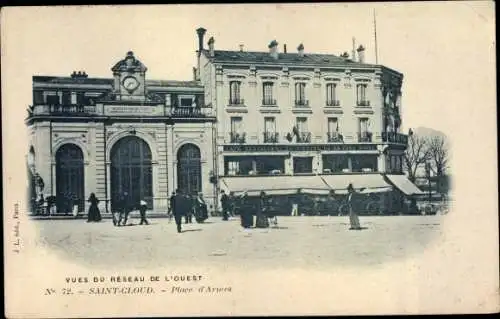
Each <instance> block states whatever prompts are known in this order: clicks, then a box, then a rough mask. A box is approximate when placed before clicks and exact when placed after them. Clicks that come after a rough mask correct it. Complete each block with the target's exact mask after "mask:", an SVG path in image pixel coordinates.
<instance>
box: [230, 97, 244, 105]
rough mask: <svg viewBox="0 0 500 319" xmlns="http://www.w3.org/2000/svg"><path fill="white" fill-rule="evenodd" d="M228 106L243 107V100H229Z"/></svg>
mask: <svg viewBox="0 0 500 319" xmlns="http://www.w3.org/2000/svg"><path fill="white" fill-rule="evenodd" d="M229 105H233V106H234V105H245V100H244V99H239V98H236V99H229Z"/></svg>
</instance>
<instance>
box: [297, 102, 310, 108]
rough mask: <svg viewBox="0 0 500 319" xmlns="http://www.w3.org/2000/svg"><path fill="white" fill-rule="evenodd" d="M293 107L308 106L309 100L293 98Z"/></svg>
mask: <svg viewBox="0 0 500 319" xmlns="http://www.w3.org/2000/svg"><path fill="white" fill-rule="evenodd" d="M295 107H309V100H295Z"/></svg>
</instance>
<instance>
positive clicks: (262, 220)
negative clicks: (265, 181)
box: [255, 191, 269, 228]
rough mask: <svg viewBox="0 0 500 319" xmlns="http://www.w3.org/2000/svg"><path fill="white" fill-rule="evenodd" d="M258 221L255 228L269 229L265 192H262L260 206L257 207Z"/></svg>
mask: <svg viewBox="0 0 500 319" xmlns="http://www.w3.org/2000/svg"><path fill="white" fill-rule="evenodd" d="M257 208H258V209H257V220H256V221H255V227H257V228H268V227H269V220H268V219H267V210H268V202H267V196H266V193H265V192H264V191H262V192H260V198H259V205H258V207H257Z"/></svg>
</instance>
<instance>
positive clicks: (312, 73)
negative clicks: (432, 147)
mask: <svg viewBox="0 0 500 319" xmlns="http://www.w3.org/2000/svg"><path fill="white" fill-rule="evenodd" d="M197 33H198V42H199V47H198V51H197V59H198V61H197V68H196V71H195V76H196V78H197V80H199V81H200V82H201V85H203V87H204V88H205V101H206V103H207V105H210V106H211V107H212V108H213V109H214V111H215V116H216V118H217V123H218V125H217V127H216V136H215V138H216V144H217V155H218V158H217V164H216V167H215V169H216V175H217V176H218V177H219V185H218V186H219V188H220V189H224V190H227V191H229V192H231V191H232V192H235V193H241V192H243V191H247V192H251V193H253V194H258V192H259V191H260V190H264V191H266V192H267V193H269V194H276V195H283V194H293V193H295V192H297V188H300V189H301V191H302V192H305V193H310V194H324V193H325V192H329V191H331V190H333V191H335V192H337V193H342V192H345V190H346V187H347V185H348V184H349V183H353V184H354V187H355V188H364V189H365V190H364V191H365V192H370V193H381V196H379V197H378V198H379V200H378V202H379V203H378V204H379V205H380V206H381V207H382V210H386V211H387V210H397V209H400V208H399V207H400V206H401V202H402V198H403V195H412V194H414V193H418V192H419V190H418V188H416V187H415V186H414V185H413V184H411V183H410V182H409V181H408V180H406V178H405V176H404V175H402V174H403V167H402V166H403V152H404V150H405V149H406V144H407V135H405V134H403V133H402V132H401V129H400V128H401V118H402V111H403V108H402V104H401V88H402V83H403V74H401V73H400V72H397V71H395V70H393V69H390V68H388V67H385V66H382V65H375V64H370V63H366V62H365V59H364V50H365V48H364V47H363V46H359V47H358V48H357V50H356V51H357V57H355V56H352V57H349V55H348V54H347V53H344V54H341V55H333V54H317V53H312V52H308V51H307V49H306V48H305V46H304V44H298V46H297V51H296V52H293V53H292V52H287V49H286V45H284V46H283V52H279V45H278V42H277V41H276V40H273V41H271V42H270V43H269V45H268V51H262V52H251V51H245V50H244V47H243V46H240V49H239V50H234V51H229V50H218V49H216V45H215V39H214V38H213V37H210V39H209V40H208V47H204V36H205V33H206V30H205V29H203V28H199V29H197ZM353 53H354V51H353Z"/></svg>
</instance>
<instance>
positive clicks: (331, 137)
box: [326, 132, 344, 143]
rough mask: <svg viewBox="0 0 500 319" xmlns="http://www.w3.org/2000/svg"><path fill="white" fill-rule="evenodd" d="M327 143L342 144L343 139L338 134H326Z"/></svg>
mask: <svg viewBox="0 0 500 319" xmlns="http://www.w3.org/2000/svg"><path fill="white" fill-rule="evenodd" d="M326 138H327V141H328V143H344V137H343V136H342V134H340V133H339V132H328V133H326Z"/></svg>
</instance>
